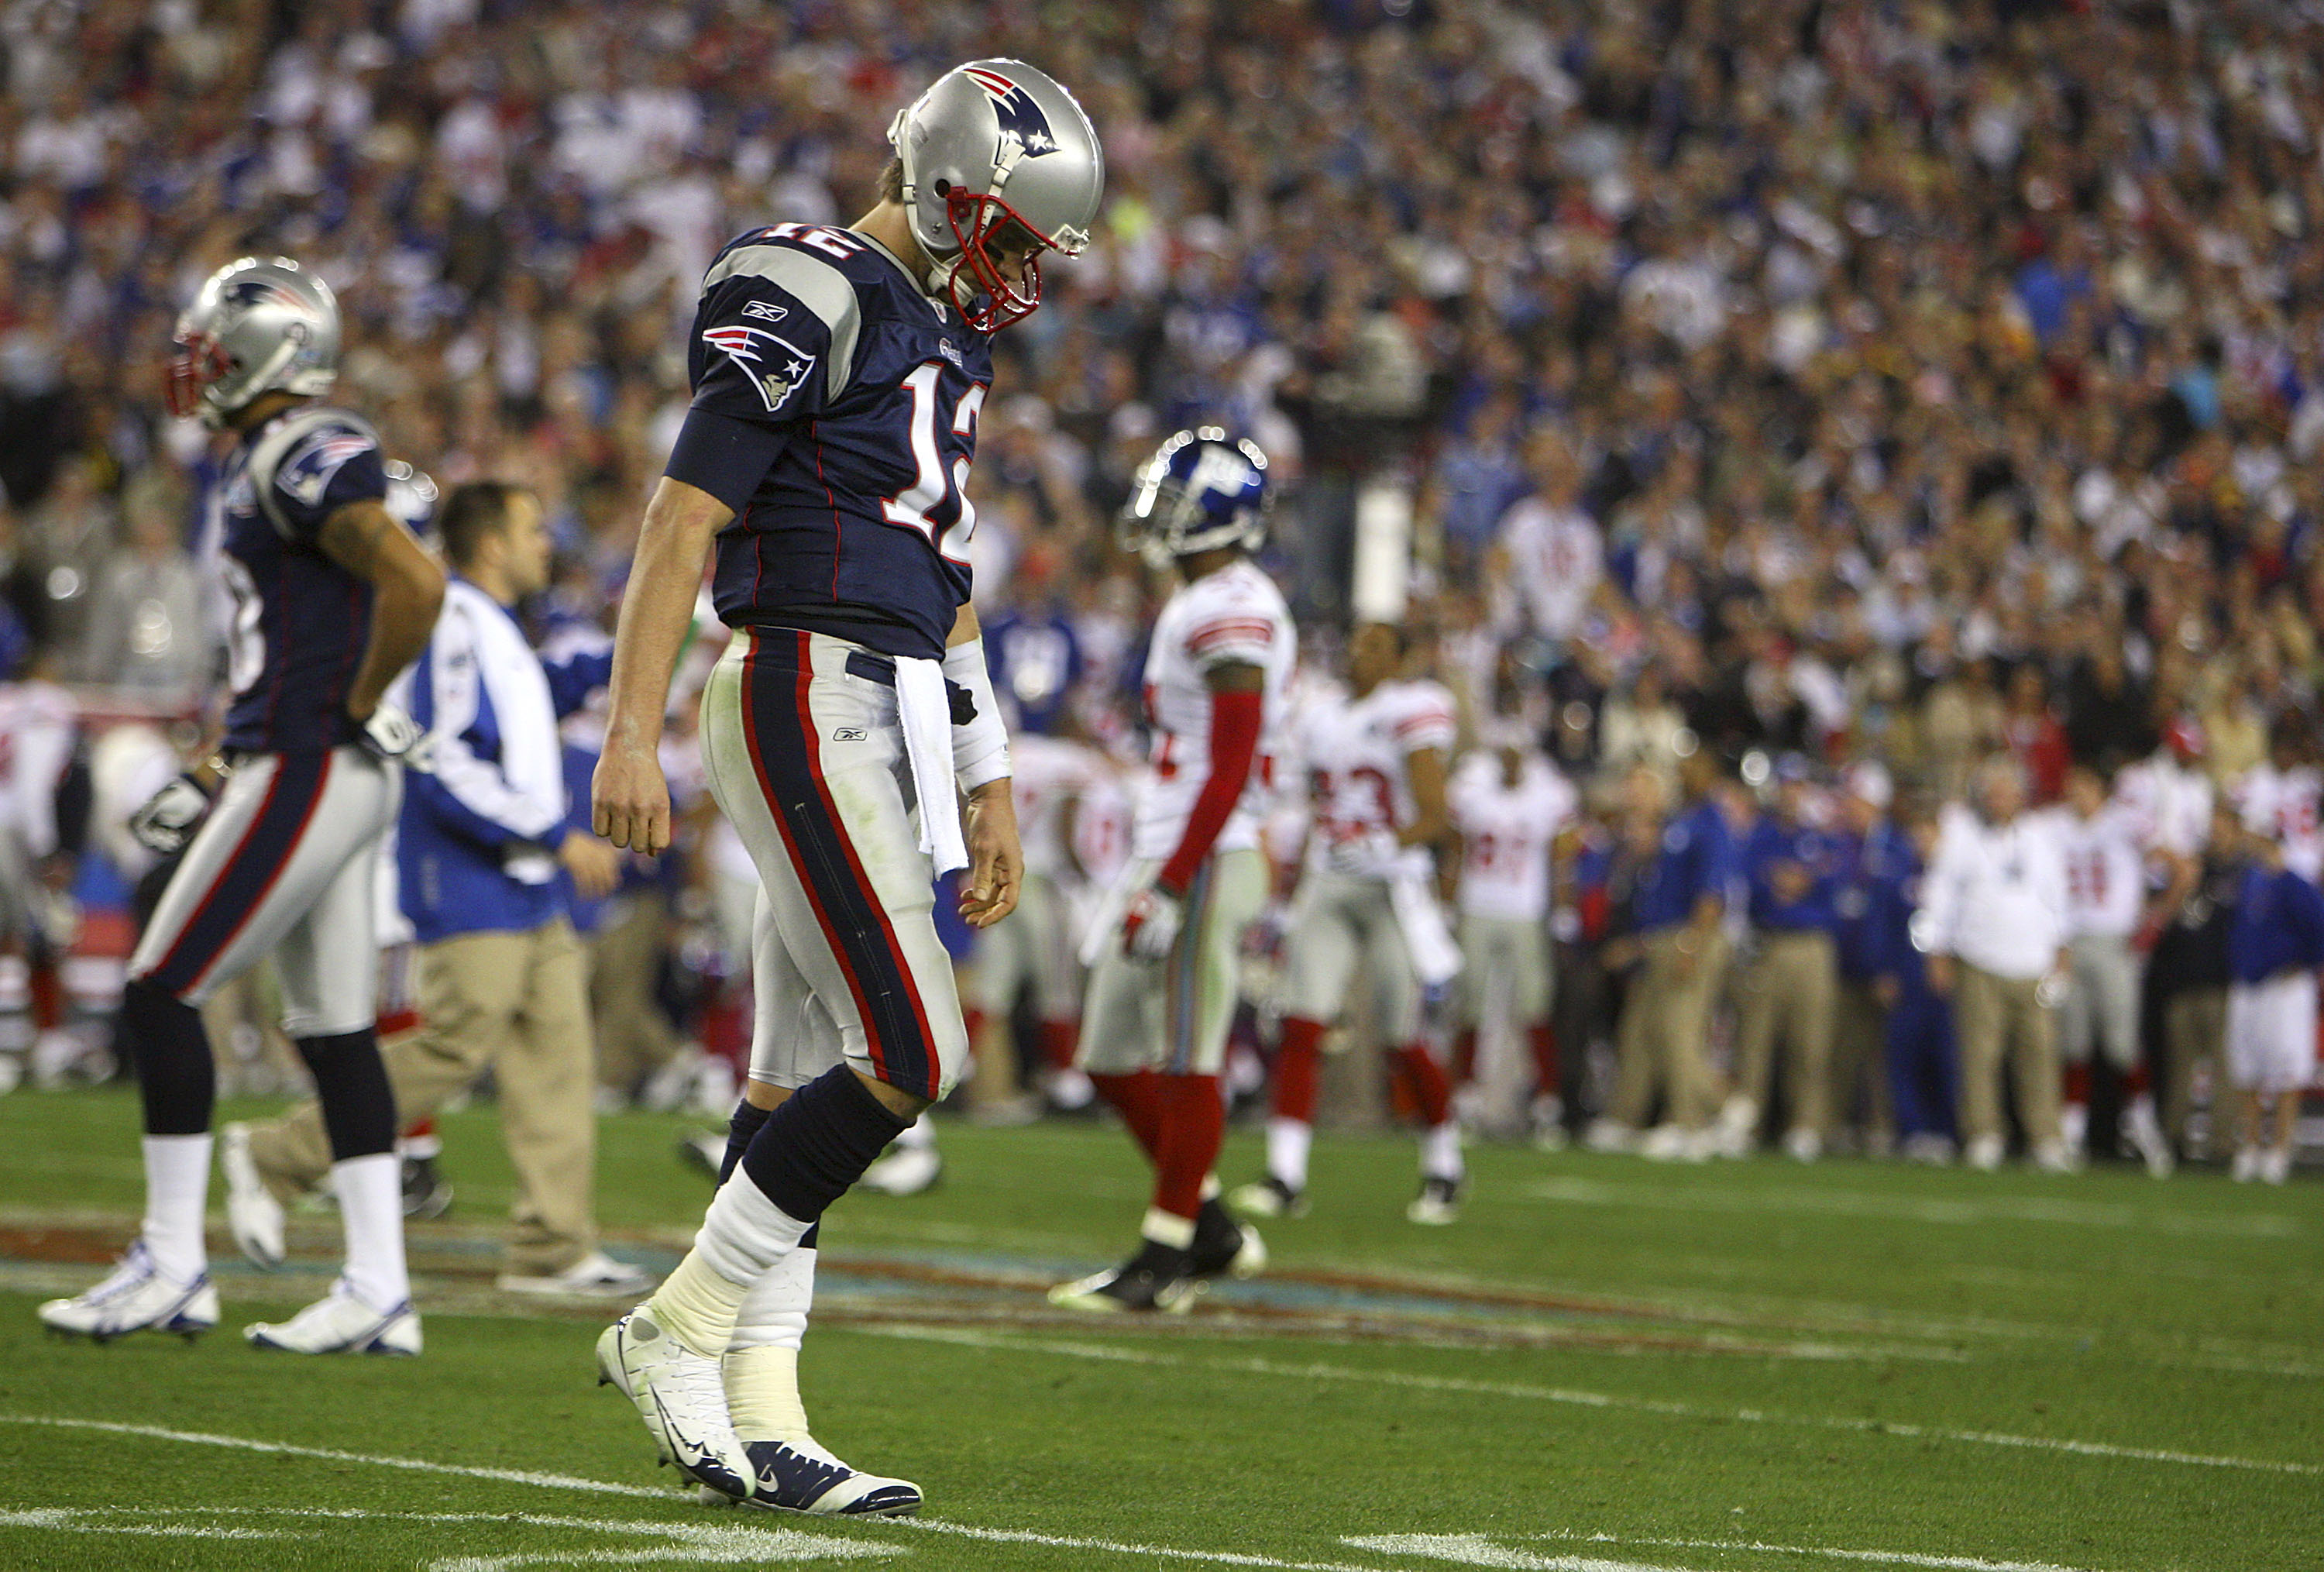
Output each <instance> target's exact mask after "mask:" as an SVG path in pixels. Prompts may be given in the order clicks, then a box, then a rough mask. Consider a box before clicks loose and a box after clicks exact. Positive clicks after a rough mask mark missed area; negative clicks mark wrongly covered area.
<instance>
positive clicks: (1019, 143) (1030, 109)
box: [962, 66, 1057, 169]
mask: <svg viewBox="0 0 2324 1572" xmlns="http://www.w3.org/2000/svg"><path fill="white" fill-rule="evenodd" d="M962 74H963V75H964V76H966V77H967V78H968V79H969V80H970V81H972V82H974V83H975V84H976V85H977V86H978V87H980V88H983V89H984V96H985V97H988V98H990V99H991V100H992V113H993V116H994V118H996V119H997V120H999V121H1000V122H1001V146H1000V148H999V150H998V151H997V152H996V153H995V154H994V156H993V160H992V162H994V163H996V164H998V165H1000V166H1001V168H1003V169H1007V168H1009V167H1010V165H1012V164H1015V163H1016V162H1018V161H1019V160H1020V159H1028V158H1040V157H1042V156H1043V155H1045V154H1047V153H1055V152H1056V151H1057V134H1056V132H1054V131H1052V130H1050V129H1049V117H1048V116H1047V115H1044V114H1042V113H1041V106H1039V105H1038V104H1036V103H1035V102H1033V95H1031V94H1030V93H1028V92H1027V91H1026V90H1025V89H1024V88H1020V87H1019V86H1018V85H1017V84H1016V83H1014V82H1012V81H1010V79H1008V78H1007V77H1004V76H1002V75H1001V73H1000V72H999V71H996V70H992V69H990V68H988V67H984V66H969V67H966V68H964V71H963V73H962Z"/></svg>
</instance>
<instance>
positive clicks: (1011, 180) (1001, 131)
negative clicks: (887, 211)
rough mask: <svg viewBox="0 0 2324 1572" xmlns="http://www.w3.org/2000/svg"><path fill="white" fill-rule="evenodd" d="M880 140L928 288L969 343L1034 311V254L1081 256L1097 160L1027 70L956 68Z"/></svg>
mask: <svg viewBox="0 0 2324 1572" xmlns="http://www.w3.org/2000/svg"><path fill="white" fill-rule="evenodd" d="M888 140H889V142H890V143H891V144H893V146H894V147H895V149H896V157H897V158H898V160H899V161H900V162H902V164H903V166H904V208H905V210H906V212H907V213H908V215H909V217H910V223H911V227H912V237H913V238H914V239H916V240H918V242H919V243H920V247H921V249H922V250H924V251H926V252H927V254H928V255H929V257H930V258H932V259H933V260H934V261H935V263H936V267H935V270H934V272H933V273H931V274H930V276H929V279H928V286H929V288H930V289H931V290H933V291H936V293H937V294H939V295H943V296H945V298H947V299H949V300H950V301H952V302H953V303H954V305H955V306H957V307H959V308H960V312H961V315H962V316H963V317H964V318H965V319H967V321H968V323H969V325H970V326H971V327H973V328H976V329H978V330H979V331H980V332H986V333H990V332H993V331H995V330H997V329H999V328H1004V327H1006V326H1008V325H1009V324H1010V323H1011V322H1014V321H1017V320H1018V319H1020V318H1023V317H1026V316H1028V315H1029V314H1031V312H1032V310H1033V309H1034V308H1035V307H1037V306H1038V305H1039V304H1040V303H1041V269H1040V264H1039V262H1038V261H1037V257H1038V254H1039V253H1040V252H1042V251H1057V252H1062V253H1064V254H1065V255H1067V256H1074V255H1078V254H1080V253H1081V251H1082V250H1083V248H1084V247H1085V246H1087V245H1089V240H1090V227H1091V226H1092V225H1093V224H1094V223H1096V222H1097V209H1098V202H1099V199H1101V198H1102V197H1103V195H1104V194H1105V153H1104V152H1103V151H1102V149H1101V148H1100V147H1099V146H1098V141H1097V128H1096V127H1095V126H1093V125H1091V124H1090V117H1089V116H1087V115H1086V114H1084V112H1083V110H1082V106H1080V105H1079V104H1077V103H1075V102H1074V96H1073V95H1072V94H1071V93H1068V92H1066V91H1065V88H1061V87H1059V86H1058V85H1057V83H1056V81H1055V80H1054V79H1052V78H1051V77H1050V76H1049V75H1048V74H1047V72H1045V71H1042V70H1040V69H1037V67H1033V66H1028V65H1027V64H1026V63H1025V62H1024V61H1023V60H971V61H969V62H968V63H967V64H966V65H964V66H956V67H954V69H951V70H949V71H946V72H945V74H944V75H943V76H941V77H938V78H937V79H936V81H935V82H934V83H933V84H931V85H930V86H929V88H928V90H927V92H925V93H922V94H921V95H920V96H919V97H918V98H916V99H914V100H913V101H912V102H911V104H910V105H909V106H907V107H905V108H904V109H902V110H901V111H899V113H898V114H897V116H896V118H895V120H894V122H893V123H892V124H890V125H889V127H888ZM1019 230H1021V231H1022V232H1023V233H1021V234H1019V233H1018V231H1019ZM1016 253H1023V254H1025V257H1026V259H1025V263H1024V265H1023V268H1022V271H1021V272H1020V273H1019V276H1017V277H1016V278H1014V279H1011V278H1010V276H1009V274H1008V273H1006V272H1004V271H1003V268H1002V265H1001V257H1003V256H1007V255H1010V254H1016Z"/></svg>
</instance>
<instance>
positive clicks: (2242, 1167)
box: [2228, 1146, 2260, 1185]
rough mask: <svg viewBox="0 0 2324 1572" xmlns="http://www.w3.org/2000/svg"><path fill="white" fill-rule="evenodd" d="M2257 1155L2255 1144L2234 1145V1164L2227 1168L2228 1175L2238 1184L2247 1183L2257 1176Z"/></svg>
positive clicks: (2257, 1149)
mask: <svg viewBox="0 0 2324 1572" xmlns="http://www.w3.org/2000/svg"><path fill="white" fill-rule="evenodd" d="M2259 1155H2260V1154H2259V1148H2258V1147H2256V1146H2238V1147H2236V1161H2235V1164H2234V1166H2233V1167H2232V1168H2231V1169H2229V1170H2228V1177H2229V1178H2230V1179H2234V1180H2235V1181H2236V1183H2237V1184H2239V1185H2247V1184H2249V1183H2251V1182H2252V1180H2254V1179H2257V1178H2259Z"/></svg>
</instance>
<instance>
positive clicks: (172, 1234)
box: [40, 257, 444, 1354]
mask: <svg viewBox="0 0 2324 1572" xmlns="http://www.w3.org/2000/svg"><path fill="white" fill-rule="evenodd" d="M177 348H178V353H177V356H176V358H175V359H174V360H173V361H172V362H171V374H170V383H169V393H170V405H171V411H172V412H173V413H176V414H179V415H189V414H196V413H198V414H199V415H200V416H201V417H202V420H203V421H204V423H205V424H208V425H210V426H213V427H217V428H221V429H224V430H228V431H231V432H233V433H234V435H235V448H234V451H233V453H232V456H231V457H230V458H228V459H227V460H226V467H225V469H224V472H223V474H222V475H221V476H220V479H219V483H218V485H217V487H216V488H215V490H214V491H213V493H212V495H211V497H210V504H209V505H210V507H211V510H212V527H213V529H214V531H215V532H216V534H217V541H218V557H217V561H218V567H219V571H220V572H221V573H222V574H223V576H224V577H225V579H226V589H227V591H228V592H229V595H230V596H231V599H232V603H233V621H232V625H231V626H230V628H229V629H228V630H227V649H226V656H227V680H228V685H229V688H230V689H231V692H232V697H231V698H230V699H229V700H228V705H227V709H226V735H225V737H224V739H223V742H222V743H221V744H220V755H219V756H220V759H221V761H222V762H223V766H224V775H225V783H224V786H223V788H222V789H221V790H220V791H218V794H217V801H216V803H215V804H212V803H211V802H209V800H208V793H207V791H205V790H204V787H203V785H202V784H200V783H198V782H197V781H194V780H193V779H191V778H189V777H180V778H179V779H178V780H175V781H171V783H170V784H169V785H168V786H167V787H165V788H163V790H162V791H161V792H160V793H159V794H158V795H157V796H155V798H154V799H153V800H152V801H151V802H148V803H147V804H146V805H145V806H144V807H143V808H142V809H139V810H138V812H137V814H136V815H135V816H134V818H132V820H131V824H130V828H131V829H132V831H133V832H134V834H136V836H137V837H138V838H139V839H140V840H141V841H143V842H144V843H145V844H146V845H147V846H151V847H152V848H153V849H154V850H156V851H158V852H161V853H163V854H165V855H166V854H171V853H175V852H177V851H180V849H182V850H183V852H184V854H185V855H184V857H183V859H182V860H181V861H180V863H179V864H178V866H177V869H176V871H175V872H174V873H173V874H171V875H170V879H169V883H168V886H167V888H166V889H165V890H164V891H163V892H162V893H161V899H160V902H159V903H158V904H157V905H156V906H155V908H154V911H153V914H152V918H151V919H150V920H148V921H147V923H146V925H145V930H144V933H143V937H142V938H141V939H139V941H138V945H137V949H136V953H135V954H134V955H133V956H132V957H130V962H129V980H128V986H127V988H126V989H125V990H124V994H123V995H122V1004H121V1032H122V1036H123V1038H124V1041H125V1042H126V1044H127V1045H128V1047H129V1050H130V1051H131V1052H132V1053H133V1054H134V1056H135V1059H136V1065H137V1078H138V1084H139V1090H140V1092H141V1093H142V1095H143V1101H144V1120H145V1142H144V1152H145V1220H144V1225H143V1229H142V1231H141V1232H140V1234H139V1237H138V1240H137V1243H136V1244H133V1245H132V1246H131V1247H130V1250H129V1253H128V1254H127V1255H126V1256H125V1257H124V1259H123V1261H122V1262H121V1264H120V1266H119V1268H118V1269H117V1270H115V1272H114V1273H113V1275H112V1276H110V1277H108V1278H106V1280H105V1281H103V1282H102V1283H99V1284H98V1285H97V1287H96V1288H94V1289H91V1290H89V1291H88V1292H87V1293H85V1294H82V1295H81V1296H80V1297H78V1299H54V1300H51V1301H50V1302H49V1303H47V1304H44V1305H42V1307H41V1311H40V1314H41V1319H42V1320H43V1321H45V1322H47V1323H48V1325H49V1326H51V1327H54V1328H55V1329H57V1330H58V1331H60V1332H68V1333H78V1334H84V1335H87V1336H93V1337H97V1338H99V1339H104V1338H109V1337H115V1336H121V1335H123V1334H124V1333H127V1332H134V1331H138V1330H143V1329H151V1330H157V1331H170V1332H180V1333H185V1334H189V1335H191V1334H193V1333H197V1332H200V1331H204V1330H207V1329H208V1328H209V1327H212V1326H215V1325H216V1324H217V1315H218V1309H217V1291H216V1290H214V1289H212V1288H211V1286H210V1283H209V1277H208V1262H207V1259H206V1258H205V1255H204V1253H203V1245H202V1207H203V1202H204V1200H205V1198H206V1197H207V1195H208V1185H209V1162H210V1133H209V1131H210V1114H211V1107H212V1104H213V1102H214V1101H215V1096H216V1087H215V1084H214V1072H213V1068H212V1061H211V1059H210V1045H209V1041H208V1037H207V1036H206V1034H205V1033H204V1031H203V1030H202V1021H201V1016H200V1014H199V1013H198V1006H199V1005H200V1004H201V1003H202V1002H203V1001H204V1000H205V999H208V997H209V996H210V994H212V993H214V992H216V991H217V989H218V988H219V987H221V986H223V985H225V984H226V983H227V982H229V981H231V980H232V979H234V978H235V977H236V976H240V975H241V974H242V973H244V972H245V971H247V970H248V969H249V968H250V967H251V966H253V965H254V964H256V962H257V961H258V960H259V959H260V957H263V956H265V955H267V954H269V953H270V952H271V953H272V955H273V956H274V957H275V962H276V966H277V969H278V970H279V972H280V973H281V987H282V1027H283V1031H285V1032H286V1033H287V1034H288V1035H289V1036H290V1037H291V1040H292V1041H294V1042H296V1043H297V1044H298V1047H299V1052H300V1057H301V1058H303V1059H305V1060H306V1062H307V1068H309V1070H310V1071H312V1072H313V1074H314V1077H315V1088H316V1091H317V1092H318V1094H319V1095H320V1096H321V1099H322V1104H323V1118H324V1122H325V1124H326V1125H327V1127H328V1131H329V1134H330V1142H331V1156H332V1170H331V1178H332V1184H333V1188H335V1190H336V1191H337V1196H338V1200H339V1211H340V1216H341V1219H342V1221H343V1222H344V1224H345V1226H346V1247H347V1255H346V1271H345V1272H344V1273H343V1274H342V1275H341V1276H340V1278H339V1280H338V1281H337V1283H335V1284H334V1285H333V1287H332V1289H331V1291H330V1293H329V1294H327V1296H325V1297H324V1298H323V1299H320V1300H318V1302H316V1303H315V1304H313V1305H310V1306H309V1307H308V1308H306V1309H304V1310H301V1311H300V1313H299V1314H298V1315H297V1316H296V1317H294V1318H291V1320H289V1321H287V1322H285V1323H283V1324H282V1325H281V1326H272V1327H270V1326H263V1325H262V1326H254V1327H250V1328H249V1329H248V1331H247V1333H246V1336H248V1337H249V1339H250V1341H251V1342H253V1343H254V1344H256V1345H259V1346H261V1347H264V1348H281V1349H288V1350H291V1351H294V1352H298V1353H303V1354H327V1353H336V1352H340V1351H343V1350H360V1351H363V1352H366V1353H384V1354H417V1353H419V1352H420V1318H419V1317H418V1316H417V1315H415V1314H414V1313H413V1311H412V1308H411V1296H410V1284H409V1282H408V1281H407V1280H406V1278H405V1275H404V1262H403V1197H402V1182H401V1165H400V1163H399V1162H398V1161H397V1158H396V1155H395V1105H394V1101H393V1099H392V1096H391V1095H390V1093H389V1091H388V1085H387V1077H386V1075H385V1073H384V1072H383V1070H382V1068H381V1067H380V1058H379V1048H378V1045H377V1043H376V1042H375V1041H374V1038H373V1031H372V1027H373V1020H374V999H373V994H374V986H375V980H376V976H377V972H378V963H379V953H378V946H377V944H376V942H375V939H374V933H373V926H372V925H373V913H374V903H373V898H372V876H373V869H374V865H375V864H376V862H377V857H376V855H374V854H375V851H376V847H377V843H378V841H379V837H380V835H381V833H382V832H383V830H384V829H385V828H387V827H388V825H390V824H392V822H394V819H395V813H396V807H397V804H398V801H399V800H400V799H401V793H402V764H401V759H402V758H403V756H404V755H405V754H408V753H409V752H410V750H411V748H412V746H413V744H415V743H417V742H418V741H419V738H420V733H419V729H418V728H417V727H416V726H413V725H412V723H411V721H410V717H407V716H405V715H403V714H402V713H401V712H400V711H398V710H397V709H396V708H395V707H393V706H392V705H384V704H383V703H382V702H381V695H383V693H384V692H385V691H386V690H387V686H388V684H389V682H390V681H392V680H393V679H394V678H395V676H396V674H397V673H399V672H400V671H401V670H403V669H404V667H406V666H408V665H410V663H411V661H412V659H413V657H415V656H416V655H418V654H419V652H420V650H421V649H422V648H423V647H424V646H425V645H426V643H427V642H428V635H429V630H430V629H431V628H432V627H433V626H434V625H435V622H436V612H437V608H438V606H439V605H440V604H441V603H442V600H443V598H444V571H443V569H441V568H440V567H438V565H437V562H436V560H435V559H434V558H432V557H430V556H429V554H428V553H427V552H426V551H425V550H422V549H421V548H420V543H419V542H418V541H415V540H413V539H412V537H411V534H410V532H409V531H408V530H406V529H405V528H404V527H403V526H402V525H401V524H400V523H398V522H396V520H395V519H394V518H393V517H392V515H391V514H390V513H389V512H388V510H387V508H386V506H385V505H384V501H385V498H386V495H387V490H388V477H387V474H386V470H385V467H384V464H383V459H382V456H381V454H380V450H379V439H378V437H377V436H376V435H375V434H374V432H373V431H372V429H371V428H370V427H369V426H367V425H365V424H364V422H363V421H361V420H359V419H357V418H356V417H355V416H354V415H352V414H349V413H347V412H346V411H344V410H337V409H333V408H331V407H329V406H327V405H325V404H322V403H320V402H317V401H318V398H319V396H320V395H321V394H323V393H326V392H327V391H328V390H329V388H330V386H331V384H332V381H333V380H334V378H335V376H336V375H337V366H338V354H339V313H338V305H337V301H334V300H333V298H332V295H331V291H330V288H329V286H327V284H325V283H324V282H323V281H322V280H321V279H319V278H318V277H316V276H315V275H314V274H313V273H309V272H308V271H307V270H305V269H304V268H301V267H300V265H299V264H296V263H294V262H291V261H288V260H286V259H284V258H281V257H272V258H244V259H243V260H242V261H239V262H235V263H233V264H228V265H227V266H226V267H224V268H221V269H219V270H218V272H217V273H214V274H212V275H211V277H210V278H209V280H208V282H205V283H204V284H203V285H202V288H201V292H200V293H199V294H198V295H197V296H196V297H195V300H194V303H193V305H192V306H191V307H190V308H189V309H188V310H187V311H186V313H185V315H184V316H183V317H181V318H180V319H179V322H178V335H177ZM197 825H198V826H199V828H198V832H197V829H196V827H197ZM189 842H190V844H189Z"/></svg>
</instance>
